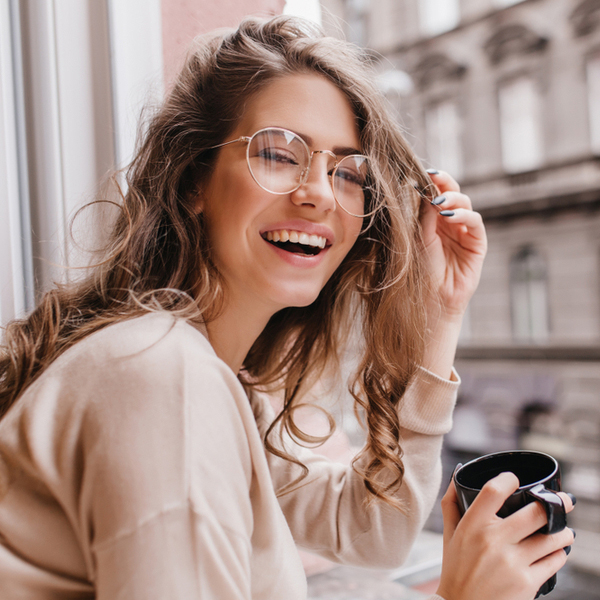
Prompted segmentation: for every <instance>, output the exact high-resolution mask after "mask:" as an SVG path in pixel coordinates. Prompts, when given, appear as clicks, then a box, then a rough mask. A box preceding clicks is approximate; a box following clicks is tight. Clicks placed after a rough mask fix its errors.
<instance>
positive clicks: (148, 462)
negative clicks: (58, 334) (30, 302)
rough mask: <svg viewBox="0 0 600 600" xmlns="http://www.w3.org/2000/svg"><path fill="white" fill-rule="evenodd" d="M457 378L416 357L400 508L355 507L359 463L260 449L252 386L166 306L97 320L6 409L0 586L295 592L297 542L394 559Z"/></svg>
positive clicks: (20, 592) (301, 591) (419, 519)
mask: <svg viewBox="0 0 600 600" xmlns="http://www.w3.org/2000/svg"><path fill="white" fill-rule="evenodd" d="M457 385H458V384H457V383H456V382H450V381H445V380H442V379H440V378H438V377H436V376H435V375H433V374H431V373H428V372H427V371H421V372H420V374H419V376H418V378H417V379H416V380H415V382H414V383H413V385H412V386H411V388H410V390H409V391H408V392H407V394H406V397H405V400H404V403H403V408H402V412H401V420H402V423H403V426H404V429H403V431H402V440H403V442H402V443H403V448H404V450H405V458H404V461H405V465H406V476H405V480H404V481H405V483H404V485H403V487H402V491H401V494H400V495H401V496H402V499H403V501H404V502H405V503H406V506H407V508H408V516H403V515H402V514H399V513H398V512H397V511H393V510H392V509H390V508H388V507H386V506H380V505H376V506H374V507H373V508H372V509H371V510H370V511H365V509H364V508H363V498H364V496H365V490H364V486H363V483H362V481H361V480H360V478H358V477H357V476H356V475H355V473H354V472H353V471H352V470H351V469H349V468H347V467H345V466H343V465H338V464H334V463H331V462H329V461H328V460H326V459H325V458H323V457H320V456H318V455H316V454H313V453H311V452H309V451H307V450H304V449H303V450H301V451H299V452H298V454H299V456H300V458H301V459H302V460H303V462H304V463H305V464H306V465H307V466H308V467H309V469H310V474H309V476H308V478H307V479H306V480H304V481H303V482H302V486H301V487H300V488H299V489H297V490H296V491H294V492H292V493H289V494H287V495H285V496H283V497H282V498H280V499H278V498H277V496H276V491H277V490H278V489H279V488H281V487H282V486H283V485H285V484H286V483H287V482H289V481H290V477H294V476H295V473H296V472H295V470H294V469H293V468H290V463H289V462H287V461H283V460H281V459H276V458H274V457H273V456H272V455H270V454H269V455H267V453H266V452H265V449H264V447H263V443H262V438H261V431H263V432H264V428H265V426H266V425H267V423H268V422H269V420H270V419H272V417H273V415H272V411H271V409H270V406H269V405H268V402H267V401H266V400H265V399H263V398H260V397H259V395H254V396H253V398H252V402H249V401H248V396H247V394H246V393H245V392H244V389H243V387H242V386H241V384H240V382H239V381H238V379H237V378H236V376H235V374H234V373H233V372H232V371H231V370H230V369H229V368H228V367H227V365H226V364H225V363H224V362H223V361H221V360H220V359H219V358H218V357H217V356H216V355H215V353H214V351H213V349H212V347H211V346H210V344H209V342H208V340H207V339H206V337H205V336H204V335H203V333H202V332H200V331H198V330H197V329H196V328H194V327H192V326H191V325H189V324H188V323H186V322H184V321H181V320H175V319H174V318H172V317H171V316H169V315H167V314H150V315H148V316H145V317H141V318H138V319H134V320H130V321H125V322H122V323H119V324H116V325H113V326H110V327H107V328H106V329H104V330H101V331H99V332H97V333H95V334H93V335H91V336H89V337H88V338H86V339H85V340H83V341H82V342H80V343H78V344H76V345H75V346H74V347H73V348H71V349H70V350H68V351H67V352H65V354H63V355H62V356H61V357H59V358H58V359H57V360H56V361H55V362H54V363H53V364H52V365H51V366H50V367H49V368H48V369H47V370H46V371H45V372H44V373H43V375H42V376H41V377H40V378H39V379H38V380H37V381H36V382H35V383H34V384H33V385H31V386H30V387H29V388H28V389H27V391H26V392H25V394H23V396H22V397H21V398H20V399H19V401H18V402H17V403H16V404H15V405H14V406H13V407H12V408H11V410H10V411H9V412H8V413H7V415H6V416H5V417H4V419H2V421H0V598H1V599H2V600H17V599H19V600H25V599H27V600H50V599H67V598H69V599H75V598H98V599H99V600H154V599H165V600H166V599H168V600H171V599H185V600H188V599H189V600H194V599H202V600H204V599H219V600H229V599H231V600H234V599H236V600H237V599H239V600H242V599H253V600H266V599H272V600H284V599H285V600H296V599H303V598H305V597H306V579H305V576H304V572H303V569H302V565H301V562H300V560H299V557H298V552H297V549H296V544H297V545H298V546H301V547H303V548H305V549H308V550H311V551H313V552H316V553H318V554H321V555H322V556H325V557H327V558H330V559H333V560H336V561H338V562H342V563H347V564H355V565H364V566H377V567H394V566H397V565H399V564H400V563H401V562H402V560H403V559H404V558H405V556H406V554H407V552H408V550H409V549H410V546H411V544H412V542H413V540H414V538H415V535H416V534H417V532H418V531H419V529H420V528H421V526H422V524H423V522H424V520H425V518H426V516H427V514H428V513H429V511H430V509H431V507H432V504H433V502H434V499H435V497H436V493H437V491H438V487H439V483H440V461H439V454H440V446H441V440H442V434H443V433H445V432H447V431H448V430H449V428H450V425H451V413H452V408H453V404H454V399H455V395H456V388H457Z"/></svg>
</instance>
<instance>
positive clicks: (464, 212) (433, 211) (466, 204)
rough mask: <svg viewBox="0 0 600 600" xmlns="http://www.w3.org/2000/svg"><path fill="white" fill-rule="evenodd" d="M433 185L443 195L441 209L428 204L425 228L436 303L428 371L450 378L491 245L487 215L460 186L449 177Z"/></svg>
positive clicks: (437, 177)
mask: <svg viewBox="0 0 600 600" xmlns="http://www.w3.org/2000/svg"><path fill="white" fill-rule="evenodd" d="M431 179H432V181H433V183H434V184H435V185H436V186H437V188H438V190H439V192H440V194H439V196H438V197H437V198H436V199H435V200H434V201H435V202H436V203H437V204H436V205H435V206H434V205H433V204H432V203H430V202H429V201H428V200H426V199H424V200H423V202H422V206H421V225H422V230H423V242H424V245H425V251H426V252H427V255H428V257H429V263H430V267H431V271H432V274H433V285H434V293H435V295H436V297H434V298H430V300H429V303H428V311H427V313H428V315H427V318H428V323H427V332H426V333H427V334H426V338H425V341H426V349H425V357H424V362H423V365H424V366H425V367H426V368H427V369H429V370H431V371H433V372H434V373H437V374H438V375H440V376H441V377H448V376H449V374H450V371H451V369H452V365H453V364H454V355H455V352H456V345H457V343H458V336H459V333H460V328H461V324H462V319H463V316H464V313H465V310H466V308H467V305H468V303H469V300H470V299H471V296H472V295H473V293H474V292H475V289H476V288H477V285H478V283H479V279H480V276H481V269H482V267H483V260H484V258H485V254H486V252H487V239H486V234H485V228H484V226H483V221H482V219H481V215H479V213H476V212H474V211H473V210H472V204H471V200H470V199H469V197H468V196H465V195H464V194H461V193H460V187H459V185H458V184H457V183H456V181H454V179H452V177H450V176H449V175H448V174H447V173H432V174H431ZM442 199H443V201H442ZM440 201H441V202H440ZM440 211H441V212H440Z"/></svg>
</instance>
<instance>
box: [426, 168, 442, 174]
mask: <svg viewBox="0 0 600 600" xmlns="http://www.w3.org/2000/svg"><path fill="white" fill-rule="evenodd" d="M426 173H429V174H430V175H439V174H440V172H439V171H438V170H437V169H427V171H426Z"/></svg>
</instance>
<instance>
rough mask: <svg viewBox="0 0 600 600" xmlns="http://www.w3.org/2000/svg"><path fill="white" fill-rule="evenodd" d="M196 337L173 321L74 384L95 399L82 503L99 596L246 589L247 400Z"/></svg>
mask: <svg viewBox="0 0 600 600" xmlns="http://www.w3.org/2000/svg"><path fill="white" fill-rule="evenodd" d="M188 329H189V328H188ZM202 344H203V339H202V338H201V336H199V335H195V336H194V335H190V334H189V333H186V329H185V326H183V325H179V324H177V325H175V326H172V329H171V331H169V332H167V333H165V334H164V336H162V337H160V338H159V339H157V340H156V341H155V342H154V343H152V344H150V345H147V344H146V345H145V347H144V348H143V350H141V351H127V352H126V353H125V355H123V352H121V354H122V355H121V356H118V357H116V358H113V357H109V358H108V359H107V360H106V362H103V359H102V358H100V359H99V360H100V361H101V362H102V364H101V365H100V367H101V368H99V369H98V370H97V371H96V374H94V373H93V372H92V371H90V372H88V373H87V376H88V378H89V381H88V383H87V384H86V385H85V389H80V393H82V394H85V393H89V394H90V396H93V402H90V403H88V408H87V411H86V414H85V417H84V423H83V430H82V440H83V442H82V443H83V448H84V451H83V457H84V458H83V460H84V462H85V468H84V469H83V481H82V494H81V498H82V502H81V504H82V506H81V509H82V512H83V520H84V523H85V527H86V528H87V531H88V532H89V538H90V539H91V544H90V547H89V554H90V565H91V569H90V571H91V573H92V578H93V580H94V585H95V589H96V593H97V595H96V598H97V599H98V600H152V599H157V600H158V599H162V598H186V599H190V600H192V599H198V600H199V599H204V598H206V599H208V598H211V599H212V598H228V599H229V598H231V599H236V600H249V598H250V597H251V581H250V556H251V541H250V540H251V535H252V508H251V505H250V500H249V488H250V485H251V478H252V473H251V464H250V458H249V454H250V453H249V451H248V446H247V433H246V430H245V423H244V418H243V414H242V413H243V411H242V412H241V411H240V407H239V406H238V403H240V402H242V403H245V404H246V405H247V403H248V399H247V397H246V395H245V394H244V391H243V389H242V388H241V386H240V385H239V382H238V381H237V379H236V378H235V376H234V375H233V373H231V372H228V370H227V368H226V367H225V366H224V365H223V364H222V363H221V362H220V361H218V359H216V357H214V355H213V356H211V352H210V351H208V350H207V349H206V348H203V347H202ZM240 396H241V397H240ZM246 410H247V412H248V413H249V416H250V419H251V420H252V424H253V425H254V421H253V416H252V413H251V411H250V410H249V409H248V408H246ZM254 427H255V425H254ZM224 473H227V474H228V476H227V477H224V476H223V474H224Z"/></svg>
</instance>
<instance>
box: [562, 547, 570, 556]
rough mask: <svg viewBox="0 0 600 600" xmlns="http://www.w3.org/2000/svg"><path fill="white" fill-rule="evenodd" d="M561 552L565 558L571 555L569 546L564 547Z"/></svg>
mask: <svg viewBox="0 0 600 600" xmlns="http://www.w3.org/2000/svg"><path fill="white" fill-rule="evenodd" d="M563 550H564V551H565V554H566V555H567V556H569V554H571V546H565V547H564V548H563Z"/></svg>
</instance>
